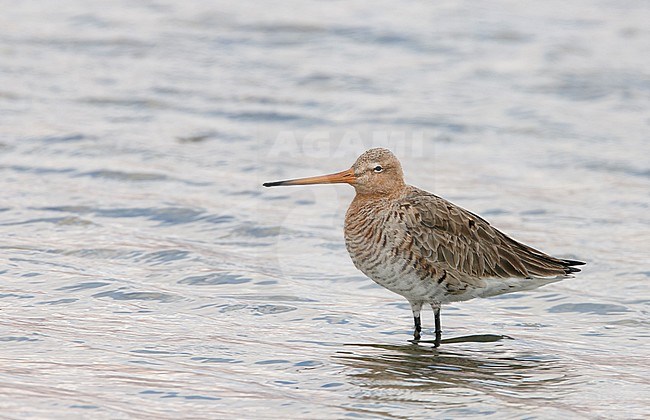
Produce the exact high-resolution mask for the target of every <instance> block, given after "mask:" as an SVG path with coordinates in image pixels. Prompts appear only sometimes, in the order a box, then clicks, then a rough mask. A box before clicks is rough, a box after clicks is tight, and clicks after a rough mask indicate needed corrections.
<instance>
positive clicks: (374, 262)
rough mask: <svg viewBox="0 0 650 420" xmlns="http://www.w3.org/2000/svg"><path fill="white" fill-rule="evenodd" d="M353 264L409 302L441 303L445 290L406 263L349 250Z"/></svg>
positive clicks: (374, 254)
mask: <svg viewBox="0 0 650 420" xmlns="http://www.w3.org/2000/svg"><path fill="white" fill-rule="evenodd" d="M348 251H349V253H350V257H351V258H352V262H353V263H354V265H355V266H356V267H357V268H358V269H359V270H361V272H363V273H364V274H365V275H366V276H368V277H369V278H370V279H372V280H373V281H374V282H375V283H377V284H379V285H380V286H382V287H385V288H386V289H388V290H390V291H391V292H394V293H397V294H399V295H401V296H404V297H405V298H406V299H408V300H409V301H412V302H430V303H434V302H440V301H441V299H442V297H443V295H444V293H445V290H444V288H443V287H442V286H441V285H440V284H438V283H437V282H436V281H435V280H434V279H429V278H426V277H424V276H422V275H421V273H418V271H417V269H416V268H415V267H414V266H413V265H412V264H411V263H410V262H408V261H406V260H405V259H403V258H400V257H398V256H395V255H391V254H390V253H389V252H388V253H386V252H355V250H354V249H350V248H348Z"/></svg>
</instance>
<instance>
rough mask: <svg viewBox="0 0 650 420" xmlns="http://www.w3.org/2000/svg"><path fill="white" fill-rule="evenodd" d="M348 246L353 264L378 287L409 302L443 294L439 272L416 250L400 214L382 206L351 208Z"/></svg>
mask: <svg viewBox="0 0 650 420" xmlns="http://www.w3.org/2000/svg"><path fill="white" fill-rule="evenodd" d="M345 244H346V248H347V250H348V252H349V253H350V257H351V258H352V262H353V263H354V265H355V266H356V267H357V268H358V269H359V270H361V271H362V272H363V273H364V274H365V275H366V276H368V277H370V278H371V279H372V280H374V281H375V282H376V283H378V284H379V285H381V286H383V287H385V288H387V289H389V290H391V291H393V292H395V293H398V294H400V295H402V296H404V297H406V298H407V299H409V300H424V301H426V300H431V299H435V296H436V295H439V294H440V293H443V290H442V287H441V285H440V284H439V283H438V282H436V281H435V280H434V279H435V278H436V277H437V276H438V272H437V270H435V268H434V267H432V266H431V265H429V264H427V262H426V261H424V260H423V259H422V258H421V257H420V256H419V255H420V253H418V252H416V250H415V249H414V248H413V247H414V246H415V244H414V241H413V237H412V236H411V235H410V233H409V232H408V229H405V226H404V223H403V220H402V218H400V214H399V212H398V211H394V210H391V209H390V208H388V209H386V208H381V206H372V205H369V206H363V207H357V208H355V207H351V208H350V209H349V210H348V213H347V215H346V218H345Z"/></svg>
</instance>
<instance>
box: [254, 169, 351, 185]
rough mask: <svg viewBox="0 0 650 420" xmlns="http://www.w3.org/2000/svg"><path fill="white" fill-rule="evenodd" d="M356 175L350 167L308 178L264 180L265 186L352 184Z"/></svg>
mask: <svg viewBox="0 0 650 420" xmlns="http://www.w3.org/2000/svg"><path fill="white" fill-rule="evenodd" d="M355 180H356V177H355V175H354V170H353V169H352V168H350V169H348V170H346V171H342V172H337V173H335V174H329V175H321V176H313V177H309V178H299V179H289V180H286V181H275V182H265V183H264V184H262V185H264V186H265V187H280V186H284V185H312V184H350V185H352V184H354V182H355Z"/></svg>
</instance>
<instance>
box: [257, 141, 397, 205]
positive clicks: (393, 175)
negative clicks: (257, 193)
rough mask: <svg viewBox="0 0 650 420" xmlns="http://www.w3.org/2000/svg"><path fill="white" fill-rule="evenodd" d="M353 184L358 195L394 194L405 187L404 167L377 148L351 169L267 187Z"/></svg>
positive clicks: (365, 153) (266, 185)
mask: <svg viewBox="0 0 650 420" xmlns="http://www.w3.org/2000/svg"><path fill="white" fill-rule="evenodd" d="M310 184H350V185H352V186H353V187H354V188H355V190H356V191H357V194H360V195H367V196H385V195H392V194H395V193H397V192H399V191H400V190H402V189H403V188H404V186H405V184H404V173H403V172H402V165H401V164H400V163H399V160H397V157H395V155H394V154H393V153H392V152H391V151H390V150H388V149H383V148H375V149H370V150H367V151H366V152H364V153H363V154H362V155H361V156H359V157H358V158H357V161H356V162H354V165H352V167H351V168H350V169H347V170H345V171H342V172H337V173H334V174H330V175H322V176H315V177H311V178H300V179H291V180H288V181H277V182H267V183H265V184H264V186H265V187H276V186H281V185H310Z"/></svg>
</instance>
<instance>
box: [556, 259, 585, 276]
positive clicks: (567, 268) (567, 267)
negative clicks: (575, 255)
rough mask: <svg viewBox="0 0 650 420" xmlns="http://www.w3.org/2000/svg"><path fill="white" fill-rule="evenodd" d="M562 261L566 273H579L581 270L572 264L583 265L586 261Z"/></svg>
mask: <svg viewBox="0 0 650 420" xmlns="http://www.w3.org/2000/svg"><path fill="white" fill-rule="evenodd" d="M561 261H562V263H563V264H564V271H565V273H567V274H571V273H579V272H580V271H581V270H580V269H579V268H575V267H573V266H574V265H585V264H586V263H584V262H582V261H575V260H561Z"/></svg>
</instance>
